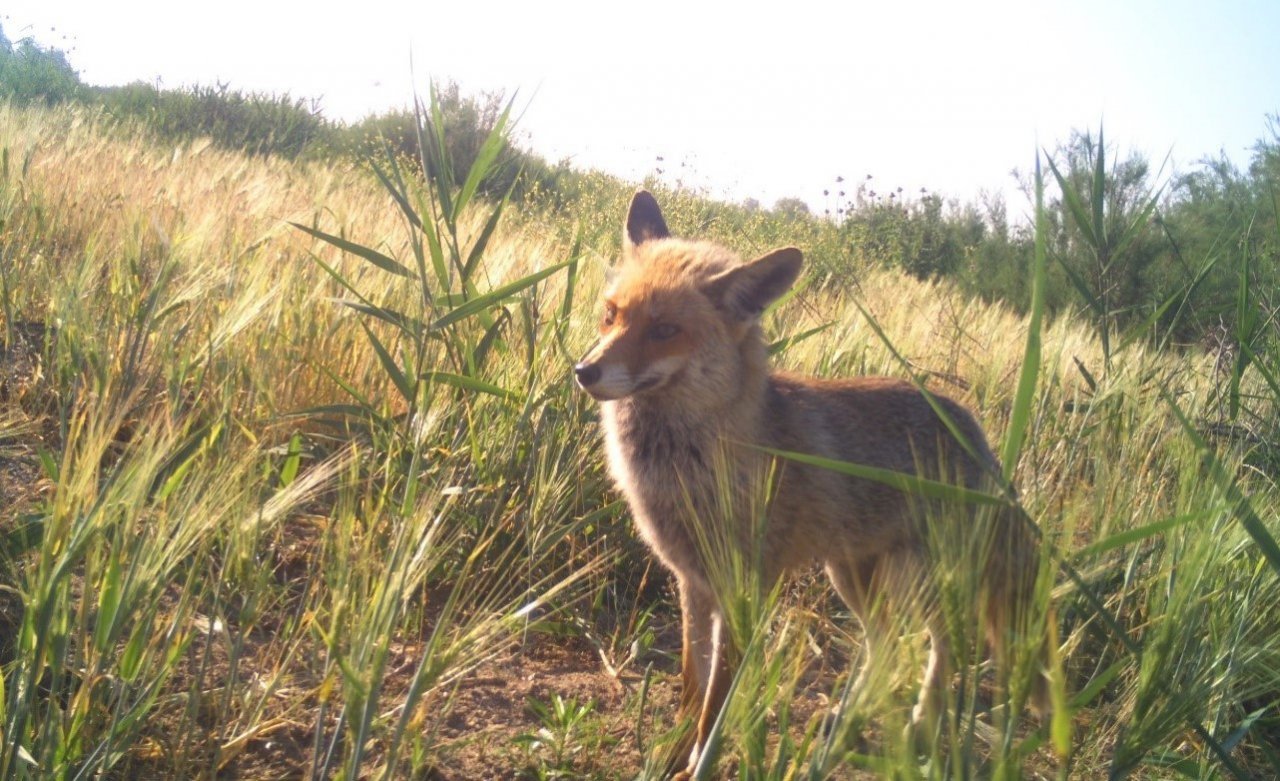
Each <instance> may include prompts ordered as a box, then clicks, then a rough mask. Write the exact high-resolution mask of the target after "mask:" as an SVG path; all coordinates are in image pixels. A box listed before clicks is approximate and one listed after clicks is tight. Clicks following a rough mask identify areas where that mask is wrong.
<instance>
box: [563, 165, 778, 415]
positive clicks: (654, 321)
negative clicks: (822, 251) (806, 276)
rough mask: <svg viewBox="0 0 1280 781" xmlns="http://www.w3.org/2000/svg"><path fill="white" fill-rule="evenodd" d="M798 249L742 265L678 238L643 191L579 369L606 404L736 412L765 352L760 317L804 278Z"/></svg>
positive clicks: (759, 371)
mask: <svg viewBox="0 0 1280 781" xmlns="http://www.w3.org/2000/svg"><path fill="white" fill-rule="evenodd" d="M801 263H802V256H801V254H800V250H798V249H796V248H795V247H786V248H784V249H778V250H774V251H773V252H770V253H768V254H766V255H764V256H763V257H760V258H758V259H756V260H753V261H750V262H747V263H743V262H742V261H741V260H740V259H739V258H738V257H737V256H736V255H734V254H733V253H731V252H729V251H728V250H726V249H724V248H723V247H720V246H718V245H715V244H711V243H708V242H696V241H686V240H683V239H678V238H674V237H672V236H671V232H670V231H669V230H668V229H667V223H666V221H665V220H664V219H663V217H662V211H661V209H659V208H658V202H657V201H655V200H654V198H653V196H652V195H650V194H649V193H648V192H646V191H644V190H639V191H637V192H636V194H635V197H634V198H633V199H632V200H631V208H630V209H629V210H628V212H627V219H626V222H625V223H624V225H623V231H622V257H621V260H620V261H619V262H618V264H617V265H616V266H615V268H614V273H613V275H612V277H611V279H610V280H609V282H608V284H607V285H606V287H605V291H604V302H603V304H604V305H603V311H602V313H601V319H600V340H599V342H597V343H596V345H595V347H593V348H592V349H591V350H590V351H589V352H588V353H587V354H586V355H585V356H584V357H583V359H582V360H581V361H580V362H579V363H578V364H577V366H575V367H574V373H575V374H576V375H577V378H578V384H579V385H581V386H582V388H583V389H584V390H586V391H587V392H588V393H590V394H591V395H592V396H594V397H595V398H596V399H598V400H600V401H613V400H617V399H624V398H628V397H632V396H636V397H638V396H651V395H652V396H656V395H658V394H664V395H667V394H676V393H678V394H680V395H681V396H683V402H684V404H685V405H686V406H689V405H691V404H692V405H694V406H697V404H698V403H699V400H701V402H702V403H705V404H708V405H710V404H714V403H716V402H720V403H730V402H731V401H732V400H733V399H734V398H736V397H737V396H738V395H739V393H740V391H741V389H742V387H743V383H744V382H745V381H747V379H748V378H749V376H751V374H752V373H753V372H754V373H756V374H758V375H759V376H763V374H764V372H765V358H766V350H765V346H764V340H763V337H762V336H761V332H760V314H761V312H763V311H764V309H765V307H767V306H768V305H769V304H770V303H772V302H773V301H774V300H775V299H777V298H778V296H780V295H782V294H783V293H785V292H786V291H787V289H788V288H790V287H791V285H792V284H793V283H794V282H795V280H796V277H797V276H798V275H799V273H800V265H801Z"/></svg>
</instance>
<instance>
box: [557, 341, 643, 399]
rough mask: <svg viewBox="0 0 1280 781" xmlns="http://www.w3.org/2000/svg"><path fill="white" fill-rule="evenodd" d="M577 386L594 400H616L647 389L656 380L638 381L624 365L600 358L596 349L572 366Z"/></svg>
mask: <svg viewBox="0 0 1280 781" xmlns="http://www.w3.org/2000/svg"><path fill="white" fill-rule="evenodd" d="M573 376H574V377H575V378H576V379H577V380H578V386H579V387H580V388H582V389H583V390H584V391H586V392H587V393H590V394H591V397H592V398H594V399H595V400H596V401H616V400H617V399H621V398H625V397H627V396H630V395H632V394H633V393H636V392H638V391H642V390H647V389H648V388H650V387H653V386H654V385H656V384H657V383H656V382H643V381H642V382H639V383H637V381H636V378H635V377H633V376H632V374H631V372H630V371H628V370H627V369H626V368H625V367H624V366H622V365H619V364H618V363H616V362H611V361H608V360H606V359H605V358H602V357H601V356H600V355H599V354H597V352H596V351H592V352H591V353H589V354H587V355H586V356H585V357H584V358H583V359H582V360H581V361H578V363H577V364H575V365H574V367H573Z"/></svg>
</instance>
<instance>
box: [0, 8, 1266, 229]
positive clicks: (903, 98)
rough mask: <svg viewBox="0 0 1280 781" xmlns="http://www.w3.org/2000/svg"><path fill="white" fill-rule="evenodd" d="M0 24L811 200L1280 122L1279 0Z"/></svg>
mask: <svg viewBox="0 0 1280 781" xmlns="http://www.w3.org/2000/svg"><path fill="white" fill-rule="evenodd" d="M0 23H2V24H3V26H4V30H5V33H6V34H7V35H8V36H9V37H10V38H11V39H15V40H16V39H18V38H20V37H23V36H24V35H33V36H35V38H36V40H37V41H39V42H41V43H44V44H52V45H55V46H58V47H60V48H64V49H67V50H69V51H70V55H69V57H70V60H71V64H72V65H73V66H74V67H76V68H77V69H78V70H79V71H80V75H81V78H82V79H83V80H85V81H86V82H89V83H91V84H123V83H127V82H130V81H135V80H144V81H153V82H154V81H155V80H156V79H160V80H161V81H162V83H163V84H164V85H165V86H178V85H189V84H196V83H198V84H205V85H212V84H214V83H217V82H219V81H221V82H229V83H230V84H231V86H233V87H236V88H240V89H243V90H260V91H270V92H288V93H289V94H291V95H294V96H297V97H318V98H320V99H321V104H322V106H323V107H324V109H325V113H326V114H327V115H329V116H331V117H336V118H344V119H357V118H359V117H361V116H363V115H364V114H366V113H369V112H376V111H379V110H383V109H386V108H389V107H398V106H403V105H406V104H408V103H409V102H410V100H411V96H412V94H413V86H412V85H413V84H414V83H415V80H416V84H417V86H418V88H419V90H420V91H423V90H424V89H425V85H426V84H427V83H428V82H429V80H430V79H432V78H435V79H437V80H440V79H455V80H457V81H458V82H459V83H460V84H461V85H462V87H463V89H464V90H465V91H473V92H478V91H481V90H504V91H506V92H507V93H508V94H511V93H512V92H513V91H516V90H518V97H517V107H518V109H519V110H521V111H522V112H523V114H522V118H521V122H520V139H521V142H522V144H523V145H525V146H527V147H529V148H532V149H533V150H534V151H536V152H539V153H541V154H543V155H544V156H546V157H547V158H549V159H551V160H553V161H554V160H557V159H559V158H561V157H566V156H567V157H570V158H571V159H572V160H573V161H574V162H575V163H576V164H577V165H579V166H582V167H589V166H590V167H598V168H603V169H605V170H608V171H610V172H612V173H616V174H619V175H622V176H625V177H628V178H632V179H636V180H638V179H640V178H642V177H643V176H644V175H645V174H647V173H650V172H652V171H653V169H654V167H655V166H656V165H657V163H656V157H658V156H659V155H660V156H662V157H664V158H665V162H664V163H663V164H662V165H663V166H664V167H665V169H666V170H667V172H668V174H667V177H666V178H667V179H668V181H670V180H671V179H672V177H673V176H674V175H675V174H676V173H677V172H680V171H682V170H683V171H684V172H686V176H687V179H688V180H689V181H691V182H694V183H696V184H699V185H706V186H708V187H709V188H710V189H711V191H712V193H713V194H715V195H718V196H721V197H728V198H731V199H734V200H741V199H743V198H748V197H753V198H757V199H759V200H760V201H762V202H763V203H765V204H766V205H769V204H772V203H773V202H774V201H775V200H776V199H777V198H779V197H783V196H799V197H803V198H805V199H806V200H808V201H809V202H810V203H811V204H813V205H814V206H815V207H817V208H818V209H819V210H820V209H821V208H822V207H823V197H822V191H823V189H824V188H828V187H830V188H832V189H833V190H834V184H833V182H834V179H835V177H836V176H837V175H842V176H844V177H845V179H846V180H847V181H846V188H847V189H849V190H850V191H852V186H853V185H854V184H856V182H857V181H860V180H862V179H863V178H864V177H865V176H866V175H867V174H873V175H874V176H875V179H874V182H875V183H876V184H877V185H878V186H880V187H881V189H886V188H896V187H898V186H901V187H903V188H905V189H907V190H908V191H910V192H916V191H918V190H919V188H920V187H922V186H923V187H927V188H929V189H930V190H931V191H936V192H940V193H943V194H946V195H949V196H955V197H959V198H962V199H968V198H972V197H975V196H976V195H977V193H978V192H979V191H980V190H983V189H986V190H996V191H1004V192H1012V191H1013V189H1012V180H1011V179H1010V177H1009V171H1010V169H1012V168H1014V167H1019V168H1022V169H1024V170H1025V169H1029V168H1030V167H1031V165H1032V163H1033V162H1034V155H1035V150H1036V147H1037V144H1038V145H1040V146H1042V147H1051V146H1052V145H1053V144H1054V143H1055V142H1056V141H1058V140H1062V139H1065V138H1066V137H1067V135H1068V133H1069V131H1070V129H1071V128H1073V127H1075V128H1096V127H1097V125H1098V122H1099V121H1100V120H1101V121H1104V122H1105V125H1106V133H1107V137H1108V139H1110V140H1113V141H1115V142H1116V143H1118V144H1119V145H1120V147H1121V149H1122V150H1128V149H1137V150H1140V151H1142V152H1144V153H1146V154H1147V155H1148V156H1150V157H1151V158H1152V159H1153V162H1154V163H1155V164H1156V165H1157V166H1158V165H1159V163H1160V162H1161V161H1163V160H1164V158H1165V156H1166V155H1170V156H1171V157H1170V159H1171V162H1172V164H1173V166H1174V167H1175V168H1176V169H1177V170H1180V171H1185V170H1189V169H1190V168H1191V167H1193V165H1194V163H1195V161H1196V160H1197V159H1199V158H1201V157H1203V156H1205V155H1216V153H1217V152H1218V151H1219V150H1222V151H1225V152H1226V153H1227V154H1228V156H1229V157H1230V158H1231V159H1232V160H1234V161H1235V162H1236V163H1237V164H1239V165H1244V164H1246V163H1247V161H1248V159H1249V149H1250V147H1251V146H1252V145H1253V143H1254V142H1255V141H1256V140H1257V139H1259V138H1261V137H1264V136H1266V135H1267V133H1268V129H1267V128H1268V126H1267V120H1266V117H1267V115H1268V114H1275V113H1277V112H1280V0H1220V1H1219V2H1206V1H1205V0H1166V1H1164V2H1159V1H1157V0H1135V1H1134V2H1126V1H1125V0H1076V1H1074V2H1071V1H1069V0H1053V1H1051V2H1050V1H1046V2H1030V1H1026V2H1015V1H1014V0H1000V1H999V2H987V3H963V2H955V1H953V2H923V1H920V2H911V1H909V0H905V1H899V2H878V3H863V2H856V1H853V0H846V1H845V2H836V3H821V2H814V0H786V1H784V2H771V3H760V4H756V5H753V4H751V3H746V2H735V3H722V2H697V1H696V0H683V2H671V1H670V0H654V1H653V2H644V3H640V2H629V3H613V2H607V1H606V0H596V1H595V2H566V1H563V0H542V1H541V2H538V1H537V0H534V1H530V0H525V1H524V2H505V1H498V0H491V1H490V2H487V3H486V2H467V0H450V2H447V3H441V2H438V0H418V1H417V2H405V3H399V2H388V1H386V0H366V2H361V3H343V4H332V5H329V4H325V3H319V2H312V3H274V2H269V0H258V2H252V3H250V2H245V1H244V0H222V1H221V2H219V3H215V4H209V3H199V4H195V3H178V2H172V0H169V1H168V2H150V1H149V0H145V1H144V0H118V1H117V2H102V1H101V0H5V3H4V7H3V10H0ZM411 63H412V64H411ZM414 74H416V76H415V75H414ZM681 162H684V163H686V167H685V168H684V169H681V167H680V163H681ZM1021 208H1022V204H1021V203H1019V202H1015V201H1013V200H1011V202H1010V211H1011V212H1014V211H1018V210H1021Z"/></svg>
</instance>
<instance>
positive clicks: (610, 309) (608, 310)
mask: <svg viewBox="0 0 1280 781" xmlns="http://www.w3.org/2000/svg"><path fill="white" fill-rule="evenodd" d="M617 317H618V307H616V306H614V305H613V304H609V303H606V304H605V305H604V316H603V317H601V318H600V324H601V325H604V326H610V325H613V321H614V320H615V319H617Z"/></svg>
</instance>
